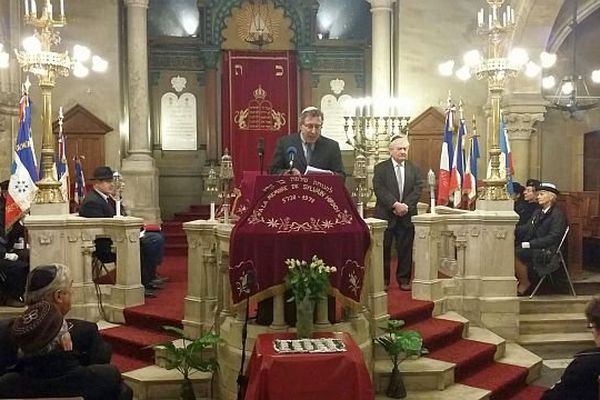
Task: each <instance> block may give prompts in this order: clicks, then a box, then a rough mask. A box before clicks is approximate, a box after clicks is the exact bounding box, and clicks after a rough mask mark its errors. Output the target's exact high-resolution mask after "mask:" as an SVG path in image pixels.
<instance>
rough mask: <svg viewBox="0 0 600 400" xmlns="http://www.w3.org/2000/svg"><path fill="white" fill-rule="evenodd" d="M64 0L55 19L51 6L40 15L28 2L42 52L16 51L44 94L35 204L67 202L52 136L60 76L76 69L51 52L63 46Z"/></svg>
mask: <svg viewBox="0 0 600 400" xmlns="http://www.w3.org/2000/svg"><path fill="white" fill-rule="evenodd" d="M64 10H65V8H64V0H61V1H60V12H59V15H58V16H56V17H55V14H54V12H53V7H52V2H51V1H50V0H46V1H44V4H43V6H42V10H41V13H40V15H38V11H37V5H36V2H35V0H31V2H30V1H29V0H25V14H24V21H25V23H26V24H28V25H31V26H33V27H34V29H35V34H34V36H35V38H36V39H37V40H38V41H39V49H26V50H15V54H16V56H17V60H18V62H19V64H20V65H21V68H23V71H25V72H31V73H32V74H33V75H35V76H37V78H38V83H39V86H40V89H41V92H42V152H41V155H42V157H41V165H42V174H43V176H42V178H41V179H40V181H39V182H37V186H38V188H39V190H38V191H37V192H36V195H35V199H34V202H35V203H37V204H40V203H62V202H64V201H65V199H64V198H63V195H62V192H61V190H60V183H59V182H58V181H57V180H56V177H55V175H54V169H53V165H54V138H53V135H52V121H51V118H52V117H51V115H52V89H53V88H54V85H55V83H56V78H57V77H59V76H68V75H69V72H70V70H71V68H72V66H73V63H72V61H71V58H70V57H69V55H68V53H67V52H64V53H58V52H54V51H52V47H53V46H55V45H57V44H59V43H60V35H59V32H58V31H57V30H56V28H62V27H64V26H65V25H66V23H67V21H66V18H65V14H64Z"/></svg>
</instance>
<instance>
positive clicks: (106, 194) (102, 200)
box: [79, 166, 164, 297]
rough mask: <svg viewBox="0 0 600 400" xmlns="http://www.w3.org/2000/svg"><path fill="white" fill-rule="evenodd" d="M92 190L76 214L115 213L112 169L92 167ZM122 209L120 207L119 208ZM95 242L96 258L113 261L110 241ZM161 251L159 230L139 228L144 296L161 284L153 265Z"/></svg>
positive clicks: (151, 292)
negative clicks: (149, 230) (150, 230)
mask: <svg viewBox="0 0 600 400" xmlns="http://www.w3.org/2000/svg"><path fill="white" fill-rule="evenodd" d="M93 179H94V190H91V191H89V192H88V193H87V194H86V195H85V197H84V198H83V201H82V202H81V206H80V207H79V215H80V216H82V217H88V218H110V217H114V216H115V214H116V206H115V200H114V199H113V198H112V195H113V193H114V185H113V170H112V169H111V168H110V167H107V166H102V167H98V168H96V169H95V170H94V176H93ZM122 210H123V209H122ZM95 243H96V257H98V259H99V260H100V261H102V262H103V263H110V262H114V261H115V260H116V255H115V254H114V253H113V252H112V250H111V246H112V240H111V239H109V238H98V239H96V241H95ZM163 254H164V239H163V237H162V235H161V234H160V232H146V231H144V230H143V231H142V233H141V235H140V266H141V276H142V285H144V295H145V296H146V297H155V296H156V295H155V293H154V291H155V290H156V289H159V288H161V287H162V285H163V283H164V278H157V277H156V268H157V267H158V265H159V264H160V263H161V262H162V258H163Z"/></svg>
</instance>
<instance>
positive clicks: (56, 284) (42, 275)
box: [0, 264, 111, 376]
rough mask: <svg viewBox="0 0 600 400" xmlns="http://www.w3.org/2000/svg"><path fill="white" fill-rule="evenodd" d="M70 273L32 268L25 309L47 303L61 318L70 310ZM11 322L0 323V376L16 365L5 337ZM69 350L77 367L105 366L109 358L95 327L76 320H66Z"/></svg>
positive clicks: (62, 268)
mask: <svg viewBox="0 0 600 400" xmlns="http://www.w3.org/2000/svg"><path fill="white" fill-rule="evenodd" d="M72 282H73V280H72V279H71V272H70V270H69V268H68V267H67V266H66V265H63V264H49V265H40V266H38V267H36V268H34V269H33V270H32V271H31V272H30V273H29V275H28V277H27V284H26V287H25V289H26V291H25V302H26V303H27V305H28V306H29V307H33V306H34V305H35V304H36V303H39V302H41V301H47V302H49V303H51V304H53V305H54V306H55V307H56V308H57V309H58V310H59V311H60V313H61V314H62V315H63V316H64V315H66V314H67V313H68V312H69V311H70V310H71V286H72ZM12 321H13V319H10V318H6V319H0V344H1V345H0V376H1V375H3V374H4V373H6V372H7V370H8V369H9V368H10V367H11V366H13V365H14V364H16V362H17V346H16V344H15V342H14V341H13V340H12V338H11V336H10V334H9V325H10V324H11V322H12ZM67 322H68V323H69V325H70V326H71V329H70V334H71V340H72V343H73V350H74V351H75V352H76V353H77V354H78V358H79V362H80V364H81V365H90V364H108V363H109V362H110V358H111V351H110V347H109V345H108V344H107V343H106V342H105V341H104V339H102V337H101V336H100V333H99V332H98V326H97V325H96V324H95V323H93V322H89V321H84V320H80V319H69V320H67Z"/></svg>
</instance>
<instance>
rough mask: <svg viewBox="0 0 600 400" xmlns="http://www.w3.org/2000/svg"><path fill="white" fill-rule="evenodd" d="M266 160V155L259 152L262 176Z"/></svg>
mask: <svg viewBox="0 0 600 400" xmlns="http://www.w3.org/2000/svg"><path fill="white" fill-rule="evenodd" d="M264 159H265V153H263V152H262V151H259V152H258V165H259V166H260V174H261V175H262V174H263V170H264V168H263V161H264Z"/></svg>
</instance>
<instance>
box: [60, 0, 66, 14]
mask: <svg viewBox="0 0 600 400" xmlns="http://www.w3.org/2000/svg"><path fill="white" fill-rule="evenodd" d="M64 16H65V0H60V17H61V18H64Z"/></svg>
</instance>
